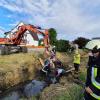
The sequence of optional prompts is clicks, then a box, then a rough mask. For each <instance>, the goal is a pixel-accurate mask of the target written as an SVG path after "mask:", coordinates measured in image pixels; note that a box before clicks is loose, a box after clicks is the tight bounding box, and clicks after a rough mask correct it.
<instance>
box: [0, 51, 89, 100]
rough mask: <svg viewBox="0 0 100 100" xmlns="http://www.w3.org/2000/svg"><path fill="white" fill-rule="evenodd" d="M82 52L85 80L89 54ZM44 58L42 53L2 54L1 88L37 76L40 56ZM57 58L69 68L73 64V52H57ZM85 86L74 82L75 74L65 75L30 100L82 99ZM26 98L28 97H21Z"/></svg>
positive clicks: (81, 71) (81, 68)
mask: <svg viewBox="0 0 100 100" xmlns="http://www.w3.org/2000/svg"><path fill="white" fill-rule="evenodd" d="M80 52H81V65H80V73H79V78H80V80H82V81H83V82H85V80H86V68H85V67H86V63H87V56H85V53H84V52H83V51H80ZM39 57H41V58H43V55H42V54H36V53H27V54H23V53H20V54H12V55H7V56H0V88H2V87H6V88H9V87H11V86H13V85H16V84H18V83H20V82H24V81H26V80H31V79H33V78H34V77H35V76H36V73H35V72H36V70H39V69H41V65H40V63H39V60H38V58H39ZM57 58H58V59H60V60H61V61H62V63H63V64H64V66H65V67H66V68H67V67H68V66H69V65H70V66H73V54H67V53H57ZM82 91H83V88H82V87H81V86H80V85H77V84H75V83H74V82H73V75H69V76H64V77H62V78H61V80H60V84H59V83H58V84H51V85H50V86H49V87H47V88H45V89H44V90H43V92H42V93H41V94H39V95H37V96H35V97H34V96H33V97H32V98H29V99H28V100H82V99H83V92H82ZM21 100H26V99H21Z"/></svg>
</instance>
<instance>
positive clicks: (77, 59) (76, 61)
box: [73, 50, 80, 78]
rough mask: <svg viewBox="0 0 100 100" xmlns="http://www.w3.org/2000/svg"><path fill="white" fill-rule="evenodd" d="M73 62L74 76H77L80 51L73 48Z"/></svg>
mask: <svg viewBox="0 0 100 100" xmlns="http://www.w3.org/2000/svg"><path fill="white" fill-rule="evenodd" d="M73 63H74V68H75V72H74V77H75V78H78V72H79V66H80V53H79V52H78V50H75V54H74V61H73Z"/></svg>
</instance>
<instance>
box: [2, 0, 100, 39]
mask: <svg viewBox="0 0 100 100" xmlns="http://www.w3.org/2000/svg"><path fill="white" fill-rule="evenodd" d="M0 6H1V7H4V8H6V9H8V10H10V11H12V12H15V13H19V14H20V15H21V14H26V15H27V16H29V17H28V18H27V17H23V20H24V21H26V23H31V24H35V25H40V26H43V27H46V28H50V27H54V28H56V29H57V32H58V38H59V39H60V38H64V39H74V38H76V37H78V36H84V37H87V38H92V37H95V36H99V37H100V34H99V32H100V28H99V26H100V14H99V13H98V9H99V10H100V0H88V1H87V0H16V2H15V1H12V0H1V3H0ZM9 16H10V15H9ZM10 17H11V16H10ZM18 20H20V16H19V19H18ZM18 20H17V21H18ZM10 25H13V24H12V23H11V24H10Z"/></svg>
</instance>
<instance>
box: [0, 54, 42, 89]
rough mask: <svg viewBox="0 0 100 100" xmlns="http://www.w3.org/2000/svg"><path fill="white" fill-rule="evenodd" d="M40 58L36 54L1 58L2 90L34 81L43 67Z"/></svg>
mask: <svg viewBox="0 0 100 100" xmlns="http://www.w3.org/2000/svg"><path fill="white" fill-rule="evenodd" d="M38 56H39V55H37V54H36V53H27V54H23V53H19V54H11V55H5V56H0V89H2V88H5V89H6V88H9V87H11V86H13V85H16V84H19V83H20V82H24V81H27V80H32V79H34V77H35V72H36V70H37V69H39V68H40V67H41V66H40V63H39V60H38Z"/></svg>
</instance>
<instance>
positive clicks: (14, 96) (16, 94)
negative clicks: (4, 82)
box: [0, 80, 46, 100]
mask: <svg viewBox="0 0 100 100" xmlns="http://www.w3.org/2000/svg"><path fill="white" fill-rule="evenodd" d="M45 86H46V83H45V82H42V81H37V80H33V81H32V82H30V83H29V84H26V85H25V86H23V88H22V89H21V90H17V91H12V92H10V93H8V94H6V95H5V96H4V97H2V98H0V100H20V99H21V98H22V97H24V98H30V97H32V96H35V95H37V94H39V93H40V92H41V91H42V90H43V88H44V87H45Z"/></svg>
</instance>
